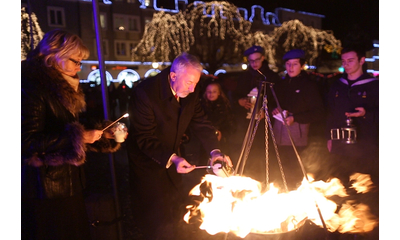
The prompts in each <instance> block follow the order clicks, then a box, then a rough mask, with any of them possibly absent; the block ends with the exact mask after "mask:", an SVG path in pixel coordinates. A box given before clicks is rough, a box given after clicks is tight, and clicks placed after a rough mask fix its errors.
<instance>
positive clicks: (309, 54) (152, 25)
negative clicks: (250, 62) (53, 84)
mask: <svg viewBox="0 0 400 240" xmlns="http://www.w3.org/2000/svg"><path fill="white" fill-rule="evenodd" d="M250 29H251V22H250V21H247V20H245V19H244V18H243V17H242V16H241V15H240V13H239V11H238V9H237V7H236V6H235V5H234V4H231V3H229V2H226V1H212V2H194V3H191V4H189V5H188V6H187V9H186V10H185V12H181V11H180V12H179V13H177V14H174V15H170V14H167V13H164V12H162V11H161V12H159V13H156V14H154V16H153V20H152V21H151V22H149V23H148V24H147V25H146V28H145V32H144V35H143V38H142V40H141V41H140V43H139V44H138V45H137V46H136V48H134V49H133V50H132V61H152V62H154V61H155V62H170V61H172V60H173V59H174V58H175V57H176V56H177V55H179V54H180V53H181V52H184V51H186V52H189V53H191V54H193V55H196V56H198V57H199V59H200V61H201V62H203V63H205V67H206V68H207V69H208V70H209V71H210V72H214V71H216V70H217V69H218V68H220V67H222V65H223V64H240V63H243V62H244V60H243V52H244V50H245V49H247V48H249V47H250V46H252V45H254V44H256V45H260V46H262V47H263V48H264V49H265V50H266V58H267V60H268V61H269V64H270V65H273V66H277V67H278V69H279V70H282V69H281V68H279V66H281V65H282V60H281V59H282V56H283V54H284V53H285V52H287V51H289V50H291V49H295V48H300V49H303V50H304V51H305V52H306V58H307V60H308V61H307V62H308V64H312V63H314V61H315V59H316V58H317V57H318V56H319V55H320V53H321V51H322V50H324V49H325V50H326V51H328V52H329V51H331V52H334V53H335V52H336V53H340V49H341V42H340V40H337V39H336V38H335V37H334V35H333V34H332V33H330V32H329V31H323V30H319V29H315V28H312V27H308V26H305V25H304V24H302V23H301V22H300V21H299V20H290V21H287V22H284V23H283V24H282V25H281V26H279V27H276V28H275V29H274V31H272V32H271V33H269V34H264V33H262V32H260V31H257V32H254V33H252V32H250ZM282 67H283V66H282Z"/></svg>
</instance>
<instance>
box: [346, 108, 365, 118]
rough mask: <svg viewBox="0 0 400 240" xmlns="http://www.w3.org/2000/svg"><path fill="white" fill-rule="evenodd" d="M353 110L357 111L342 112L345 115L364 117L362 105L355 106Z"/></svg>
mask: <svg viewBox="0 0 400 240" xmlns="http://www.w3.org/2000/svg"><path fill="white" fill-rule="evenodd" d="M355 110H356V111H357V112H353V113H351V112H346V113H344V114H345V115H346V117H364V116H365V109H364V108H363V107H356V108H355Z"/></svg>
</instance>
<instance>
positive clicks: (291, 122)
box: [285, 116, 294, 126]
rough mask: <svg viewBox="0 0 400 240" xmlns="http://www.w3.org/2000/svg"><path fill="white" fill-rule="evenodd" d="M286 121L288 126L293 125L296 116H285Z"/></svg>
mask: <svg viewBox="0 0 400 240" xmlns="http://www.w3.org/2000/svg"><path fill="white" fill-rule="evenodd" d="M285 122H286V124H287V125H288V126H291V125H292V124H293V123H294V117H293V116H289V117H287V118H285Z"/></svg>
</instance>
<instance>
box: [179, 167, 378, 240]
mask: <svg viewBox="0 0 400 240" xmlns="http://www.w3.org/2000/svg"><path fill="white" fill-rule="evenodd" d="M310 179H311V180H310ZM351 179H352V180H353V181H354V182H353V187H354V188H355V189H357V192H365V191H367V190H368V189H370V187H371V183H372V182H371V181H370V179H369V175H365V174H358V175H353V176H352V178H351ZM261 189H262V188H261V183H260V182H258V181H256V180H254V179H251V178H249V177H242V176H230V177H225V178H224V177H218V176H215V175H211V174H207V175H205V176H204V177H203V179H202V181H201V183H200V184H198V185H196V186H195V187H194V188H193V189H192V190H191V191H190V193H189V195H191V196H194V197H195V198H196V199H197V201H196V202H195V203H194V204H193V205H188V206H187V207H186V208H187V210H188V211H187V213H186V214H185V216H184V220H185V221H186V222H187V223H190V222H192V221H195V220H199V221H200V223H201V225H200V229H202V230H206V231H207V232H208V233H209V234H211V235H215V234H217V233H220V232H224V233H228V232H232V233H234V234H236V235H237V236H239V237H241V238H244V237H246V236H247V235H248V234H249V233H250V232H252V233H283V232H288V231H292V230H294V229H296V228H298V227H299V226H301V225H302V223H304V221H305V220H310V221H312V222H314V223H315V224H316V225H318V226H324V224H323V223H325V226H326V228H327V229H328V230H329V231H331V232H334V231H339V232H341V233H345V232H351V233H360V232H368V231H371V230H372V229H374V227H375V226H377V223H378V220H377V218H376V217H375V216H373V215H372V214H371V213H370V212H369V207H368V206H367V205H365V204H361V203H359V204H358V203H356V202H355V201H352V200H347V201H343V202H344V203H343V204H342V206H338V204H337V203H335V202H334V201H333V200H331V199H329V198H332V197H340V198H347V197H348V194H347V193H346V190H345V188H344V186H343V185H342V183H341V182H340V181H339V180H338V179H337V178H333V179H331V180H329V181H327V182H323V181H314V179H312V178H311V176H309V178H308V180H307V179H306V178H304V179H303V182H302V184H301V186H300V187H299V188H298V189H297V190H294V191H290V192H285V193H281V192H280V191H279V189H278V188H276V187H274V185H273V184H272V183H271V184H270V185H269V190H268V191H266V192H264V193H262V192H261ZM199 199H201V200H199ZM321 216H322V219H321Z"/></svg>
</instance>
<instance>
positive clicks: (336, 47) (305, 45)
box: [265, 19, 341, 70]
mask: <svg viewBox="0 0 400 240" xmlns="http://www.w3.org/2000/svg"><path fill="white" fill-rule="evenodd" d="M268 35H269V37H267V38H265V39H266V41H267V43H265V47H266V48H265V49H266V53H267V58H268V60H269V63H270V64H272V65H275V66H277V67H278V69H280V70H282V69H283V60H282V57H283V55H284V54H285V53H286V52H287V51H289V50H292V49H296V48H298V49H302V50H303V51H304V52H305V53H306V59H307V63H308V64H313V63H314V60H315V59H316V58H317V57H318V56H319V55H320V53H321V51H322V50H323V49H325V50H326V51H331V52H332V51H335V52H337V53H340V50H341V42H340V40H338V39H336V38H335V36H334V35H333V34H332V33H330V32H328V31H323V30H319V29H316V28H313V27H308V26H305V25H304V24H303V23H302V22H301V21H299V20H297V19H295V20H290V21H287V22H284V23H282V25H281V26H280V27H276V28H275V29H274V31H272V32H271V33H269V34H268ZM328 45H329V47H327V48H324V47H325V46H328Z"/></svg>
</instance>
